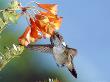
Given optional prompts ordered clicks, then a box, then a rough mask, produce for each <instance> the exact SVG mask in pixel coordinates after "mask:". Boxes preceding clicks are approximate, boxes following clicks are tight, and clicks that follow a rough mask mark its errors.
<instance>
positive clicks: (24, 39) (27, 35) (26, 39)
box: [18, 26, 31, 46]
mask: <svg viewBox="0 0 110 82" xmlns="http://www.w3.org/2000/svg"><path fill="white" fill-rule="evenodd" d="M30 32H31V27H30V26H28V27H27V28H26V30H25V32H24V33H23V35H21V36H20V37H19V39H18V41H19V43H21V44H22V45H24V46H27V45H28V44H29V43H30Z"/></svg>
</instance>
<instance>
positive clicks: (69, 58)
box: [66, 56, 77, 78]
mask: <svg viewBox="0 0 110 82" xmlns="http://www.w3.org/2000/svg"><path fill="white" fill-rule="evenodd" d="M66 67H67V68H68V70H69V71H70V72H71V74H72V75H73V76H74V77H75V78H77V72H76V70H75V68H74V65H73V62H72V56H69V57H68V62H67V63H66Z"/></svg>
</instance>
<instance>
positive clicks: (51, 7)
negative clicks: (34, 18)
mask: <svg viewBox="0 0 110 82" xmlns="http://www.w3.org/2000/svg"><path fill="white" fill-rule="evenodd" d="M37 5H38V6H39V7H41V8H43V9H45V10H47V11H48V12H50V13H52V14H54V15H56V14H57V7H58V5H57V4H40V3H37Z"/></svg>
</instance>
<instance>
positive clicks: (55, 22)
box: [19, 3, 62, 46]
mask: <svg viewBox="0 0 110 82" xmlns="http://www.w3.org/2000/svg"><path fill="white" fill-rule="evenodd" d="M37 4H38V6H39V7H41V8H43V9H45V10H47V11H39V12H38V13H37V14H35V17H33V18H32V17H30V19H29V22H30V25H29V26H28V27H27V28H26V30H25V32H24V33H23V35H22V36H20V37H19V42H20V43H21V44H22V45H24V46H27V45H28V44H30V42H36V41H37V40H38V39H41V38H42V36H43V37H45V38H50V37H51V36H52V35H53V34H54V31H56V30H59V28H60V25H61V23H62V17H58V15H57V5H56V4H39V3H37Z"/></svg>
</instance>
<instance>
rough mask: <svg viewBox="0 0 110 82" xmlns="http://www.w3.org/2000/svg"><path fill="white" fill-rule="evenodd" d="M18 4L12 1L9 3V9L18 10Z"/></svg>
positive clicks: (14, 0)
mask: <svg viewBox="0 0 110 82" xmlns="http://www.w3.org/2000/svg"><path fill="white" fill-rule="evenodd" d="M19 4H20V3H19V2H18V1H17V0H12V1H11V3H10V4H9V8H10V9H14V10H20V6H19Z"/></svg>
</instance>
